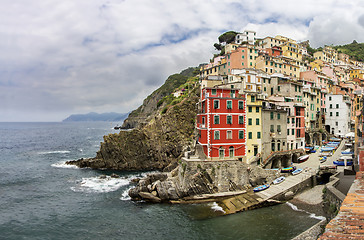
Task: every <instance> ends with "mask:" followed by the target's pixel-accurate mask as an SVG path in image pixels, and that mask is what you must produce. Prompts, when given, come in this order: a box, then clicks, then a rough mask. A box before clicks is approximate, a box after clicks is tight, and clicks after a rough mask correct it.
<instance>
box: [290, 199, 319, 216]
mask: <svg viewBox="0 0 364 240" xmlns="http://www.w3.org/2000/svg"><path fill="white" fill-rule="evenodd" d="M286 204H287V205H288V206H289V207H290V208H292V209H293V210H294V211H297V212H304V213H307V214H309V217H310V218H314V219H318V220H325V219H326V218H325V217H323V216H317V215H316V214H314V213H310V212H307V211H305V210H302V209H299V208H298V207H297V206H296V205H294V204H292V203H290V202H286Z"/></svg>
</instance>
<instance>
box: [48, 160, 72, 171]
mask: <svg viewBox="0 0 364 240" xmlns="http://www.w3.org/2000/svg"><path fill="white" fill-rule="evenodd" d="M51 166H52V167H56V168H70V169H78V168H79V167H77V166H76V165H70V164H66V161H60V162H57V163H53V164H51Z"/></svg>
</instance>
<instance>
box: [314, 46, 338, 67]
mask: <svg viewBox="0 0 364 240" xmlns="http://www.w3.org/2000/svg"><path fill="white" fill-rule="evenodd" d="M313 57H314V58H315V59H319V60H322V61H324V62H328V63H336V62H337V61H338V52H337V51H336V50H335V49H333V48H332V47H328V46H326V47H324V49H322V51H318V52H315V53H314V54H313Z"/></svg>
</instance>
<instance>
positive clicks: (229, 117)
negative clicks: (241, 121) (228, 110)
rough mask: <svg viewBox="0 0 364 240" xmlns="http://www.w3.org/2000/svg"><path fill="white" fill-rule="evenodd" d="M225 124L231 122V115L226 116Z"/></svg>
mask: <svg viewBox="0 0 364 240" xmlns="http://www.w3.org/2000/svg"><path fill="white" fill-rule="evenodd" d="M226 124H233V119H232V116H230V115H229V116H226Z"/></svg>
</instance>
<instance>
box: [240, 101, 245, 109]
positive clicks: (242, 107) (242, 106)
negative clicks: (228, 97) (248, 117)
mask: <svg viewBox="0 0 364 240" xmlns="http://www.w3.org/2000/svg"><path fill="white" fill-rule="evenodd" d="M239 109H244V102H243V101H239Z"/></svg>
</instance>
